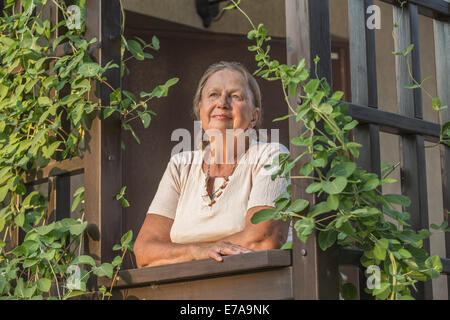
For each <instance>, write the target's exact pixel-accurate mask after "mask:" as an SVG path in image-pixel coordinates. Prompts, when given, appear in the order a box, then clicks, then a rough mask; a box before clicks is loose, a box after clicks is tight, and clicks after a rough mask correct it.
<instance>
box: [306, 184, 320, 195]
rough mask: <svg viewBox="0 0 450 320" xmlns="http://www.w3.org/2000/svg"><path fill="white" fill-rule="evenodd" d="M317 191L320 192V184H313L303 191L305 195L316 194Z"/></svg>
mask: <svg viewBox="0 0 450 320" xmlns="http://www.w3.org/2000/svg"><path fill="white" fill-rule="evenodd" d="M319 190H322V183H321V182H313V183H311V184H309V185H308V186H307V187H306V190H305V191H306V193H314V192H318V191H319Z"/></svg>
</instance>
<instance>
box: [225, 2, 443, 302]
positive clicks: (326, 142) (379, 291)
mask: <svg viewBox="0 0 450 320" xmlns="http://www.w3.org/2000/svg"><path fill="white" fill-rule="evenodd" d="M232 2H233V5H230V6H228V7H226V8H225V10H229V9H232V8H237V9H238V10H239V11H240V12H241V13H242V14H243V15H244V16H245V17H246V18H247V20H248V21H249V22H250V24H251V27H252V28H251V30H250V32H248V38H249V39H253V40H255V42H256V44H255V45H253V46H250V47H249V48H248V49H249V50H250V51H252V52H254V53H255V60H256V62H257V66H258V69H257V70H256V71H255V75H258V76H260V77H262V78H263V79H266V80H270V81H274V80H278V81H281V84H282V88H283V92H284V96H285V100H286V103H287V105H288V107H289V110H290V112H289V114H287V115H286V116H283V117H281V118H277V119H274V120H273V121H282V120H285V119H288V118H290V117H295V120H296V122H300V121H301V122H302V123H303V127H304V131H303V133H302V134H301V135H300V136H298V137H294V138H292V140H291V143H292V144H293V145H296V146H300V147H303V148H304V150H305V151H304V152H303V153H302V154H300V155H299V156H298V157H297V158H295V159H291V158H290V157H289V155H287V154H284V155H281V156H280V157H279V159H278V161H276V163H274V164H272V165H271V166H268V167H270V168H271V167H273V166H275V165H277V166H280V169H279V170H278V171H277V172H276V173H274V174H273V176H272V177H273V178H275V177H276V176H280V177H285V178H289V177H290V178H291V179H307V180H308V181H310V182H311V183H310V184H309V185H308V187H307V188H306V192H307V193H309V194H311V195H313V196H314V198H315V199H316V200H317V201H316V203H315V204H311V203H309V201H307V200H305V199H293V198H292V194H291V189H290V186H289V187H288V190H287V192H286V193H285V194H283V195H281V196H280V197H279V198H278V199H277V200H276V203H275V205H276V207H275V209H265V210H261V211H259V212H257V213H255V215H254V216H253V217H252V222H253V223H259V222H262V221H265V220H268V219H275V220H280V219H282V220H285V221H287V220H290V219H292V218H297V220H296V222H295V224H294V229H295V232H296V235H297V237H298V238H299V239H300V240H301V241H303V242H306V241H307V239H308V237H309V236H310V235H311V234H312V233H313V232H314V231H315V230H317V231H318V243H319V246H320V248H321V249H322V250H326V249H328V248H330V247H331V246H333V245H334V244H336V243H337V244H338V245H339V246H342V247H349V248H360V249H363V251H364V254H363V256H362V258H361V260H360V262H361V265H362V266H363V267H365V268H369V267H376V268H379V270H380V278H379V279H378V280H379V285H377V286H375V287H373V288H365V289H364V290H365V291H366V292H367V293H369V294H371V295H373V296H374V297H376V299H383V300H384V299H413V298H412V293H411V289H415V283H417V282H418V281H428V280H429V279H434V278H437V277H439V275H440V272H441V271H442V264H441V260H440V258H439V257H438V256H432V257H430V256H429V255H428V253H427V252H426V251H425V250H424V249H423V248H422V246H423V240H424V239H426V238H428V237H430V235H431V232H430V231H429V230H419V231H418V232H416V231H414V230H412V229H410V228H409V224H408V220H409V218H410V214H409V213H408V212H402V211H397V210H396V209H395V207H394V205H401V206H402V207H408V206H409V205H410V200H409V199H408V198H407V197H405V196H403V195H400V194H382V193H381V192H380V191H379V190H380V187H381V186H382V185H383V184H386V183H392V182H395V179H392V178H389V174H390V173H391V172H392V171H393V170H394V169H395V166H387V167H386V166H383V168H382V169H383V172H382V176H381V177H378V176H377V175H376V174H374V173H369V172H367V171H365V170H362V169H360V168H358V167H357V165H356V163H355V161H354V159H355V158H358V156H359V151H358V148H359V147H361V145H359V144H358V143H355V142H353V141H350V140H349V133H350V131H351V130H352V129H354V128H355V127H356V126H357V124H358V122H357V121H356V120H353V119H352V118H351V117H350V116H348V115H347V109H348V106H347V105H346V104H345V103H342V102H341V101H340V99H341V98H342V96H343V92H339V91H338V92H334V93H332V94H331V89H330V86H329V84H328V83H327V81H326V79H325V78H322V79H319V78H318V77H317V74H316V76H315V77H314V76H311V74H310V72H309V71H308V70H307V69H305V60H304V59H302V60H301V61H300V62H299V63H298V64H297V65H292V66H288V65H285V64H280V63H279V62H278V61H277V60H273V59H271V58H270V56H269V52H270V46H269V45H267V42H268V41H269V40H270V37H268V36H267V30H266V29H265V28H264V26H263V24H259V25H258V26H256V25H254V24H253V22H252V21H251V19H250V18H249V17H248V15H247V14H246V13H245V12H244V11H243V10H242V9H241V8H240V7H239V4H240V1H233V0H232ZM318 63H319V58H318V57H316V58H315V59H314V64H315V67H316V70H317V65H318ZM297 88H299V89H301V90H298V91H300V94H297V92H298V91H297ZM290 98H291V100H290ZM298 98H300V99H298ZM293 100H297V101H298V100H300V103H298V105H295V106H294V105H292V104H291V102H290V101H293ZM302 158H304V159H303V160H304V163H303V165H302V166H301V169H300V170H299V175H291V174H292V170H293V168H294V166H295V164H296V163H297V162H298V161H299V160H300V159H302ZM387 217H389V218H390V219H387ZM389 220H390V221H395V223H393V222H390V221H389ZM434 227H436V228H437V229H440V230H441V231H443V232H448V231H450V229H449V228H448V226H447V225H446V223H445V222H444V223H443V224H442V225H441V226H434ZM283 248H285V249H287V248H292V243H287V244H285V245H284V246H283ZM341 293H342V295H343V297H344V298H345V299H350V298H355V295H356V289H355V288H354V287H353V286H352V285H351V284H345V285H342V286H341Z"/></svg>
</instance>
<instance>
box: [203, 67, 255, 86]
mask: <svg viewBox="0 0 450 320" xmlns="http://www.w3.org/2000/svg"><path fill="white" fill-rule="evenodd" d="M225 85H226V86H227V87H233V89H247V87H248V84H247V81H246V80H245V78H244V76H243V75H242V74H241V73H240V72H239V71H237V70H232V69H222V70H219V71H216V72H214V73H213V74H211V75H210V76H209V77H208V80H207V81H206V83H205V87H218V86H225Z"/></svg>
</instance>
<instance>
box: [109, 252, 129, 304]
mask: <svg viewBox="0 0 450 320" xmlns="http://www.w3.org/2000/svg"><path fill="white" fill-rule="evenodd" d="M126 252H127V248H125V250H124V251H123V253H122V261H123V257H124V256H125V253H126ZM119 271H120V266H119V267H118V268H117V270H116V273H115V274H114V277H113V280H112V282H111V287H110V288H109V293H110V294H112V289H113V287H114V283H115V282H116V279H117V275H118V274H119ZM108 300H111V296H109V297H108Z"/></svg>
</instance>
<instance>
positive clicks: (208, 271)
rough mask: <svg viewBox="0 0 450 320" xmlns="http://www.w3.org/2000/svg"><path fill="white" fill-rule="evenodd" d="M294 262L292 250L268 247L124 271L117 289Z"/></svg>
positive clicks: (104, 280)
mask: <svg viewBox="0 0 450 320" xmlns="http://www.w3.org/2000/svg"><path fill="white" fill-rule="evenodd" d="M290 265H291V251H290V250H265V251H255V252H250V253H245V254H238V255H231V256H224V260H223V262H217V261H215V260H213V259H205V260H197V261H190V262H182V263H175V264H168V265H163V266H156V267H147V268H140V269H130V270H122V271H120V272H119V275H118V277H117V280H116V283H115V284H114V288H126V287H139V286H144V285H153V284H161V283H169V282H178V281H187V280H193V279H205V278H212V277H218V276H225V275H231V274H238V273H239V274H243V273H248V272H256V271H262V270H267V269H272V268H280V267H287V266H290ZM111 281H112V280H111V279H108V278H99V279H98V283H99V285H100V286H101V285H105V286H107V287H109V286H110V285H111Z"/></svg>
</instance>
